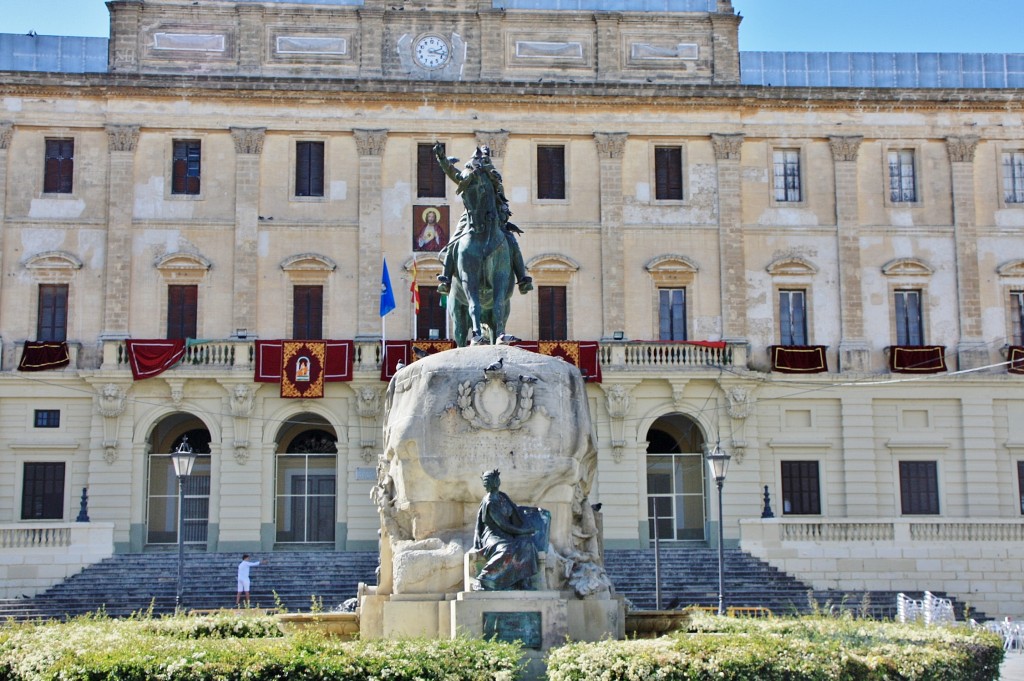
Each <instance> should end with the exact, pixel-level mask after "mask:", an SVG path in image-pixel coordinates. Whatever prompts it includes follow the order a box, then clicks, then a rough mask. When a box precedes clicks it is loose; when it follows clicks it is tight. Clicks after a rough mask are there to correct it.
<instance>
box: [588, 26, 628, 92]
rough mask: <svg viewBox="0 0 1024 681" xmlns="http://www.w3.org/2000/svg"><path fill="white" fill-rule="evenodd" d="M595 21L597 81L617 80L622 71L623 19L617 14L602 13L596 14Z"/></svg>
mask: <svg viewBox="0 0 1024 681" xmlns="http://www.w3.org/2000/svg"><path fill="white" fill-rule="evenodd" d="M594 19H595V21H596V22H597V79H598V81H603V80H617V79H618V78H619V76H620V75H621V71H622V56H621V54H620V51H621V50H620V42H621V41H620V40H619V22H621V21H622V17H621V16H620V15H619V14H618V13H616V12H601V13H599V14H595V15H594Z"/></svg>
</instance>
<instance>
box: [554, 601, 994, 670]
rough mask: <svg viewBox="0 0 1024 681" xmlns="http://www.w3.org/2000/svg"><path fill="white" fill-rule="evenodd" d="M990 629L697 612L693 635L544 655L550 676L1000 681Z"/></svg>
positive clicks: (573, 648) (572, 648) (588, 646)
mask: <svg viewBox="0 0 1024 681" xmlns="http://www.w3.org/2000/svg"><path fill="white" fill-rule="evenodd" d="M1002 658H1003V649H1002V641H1000V640H999V637H998V636H994V635H992V634H990V633H988V632H984V631H976V630H967V629H964V628H947V627H925V626H923V625H904V624H893V623H878V622H867V621H864V620H852V619H839V620H836V619H826V618H792V619H788V618H785V619H770V620H750V619H736V618H724V617H714V616H710V615H702V614H695V615H694V617H693V619H692V620H691V622H690V626H689V630H688V631H687V632H680V633H675V634H672V635H670V636H665V637H662V638H660V639H654V640H643V641H605V642H603V643H599V644H573V645H568V646H565V647H563V648H558V649H556V650H553V651H551V653H550V654H549V655H548V678H549V679H550V681H584V680H586V681H590V680H592V679H600V680H601V681H620V680H621V681H626V680H628V681H640V680H641V679H644V680H646V679H665V680H669V679H680V680H683V679H687V680H688V679H704V678H708V679H711V678H713V679H718V680H720V681H755V680H756V681H892V680H895V679H899V680H901V681H995V680H996V679H998V678H999V665H1000V663H1001V662H1002Z"/></svg>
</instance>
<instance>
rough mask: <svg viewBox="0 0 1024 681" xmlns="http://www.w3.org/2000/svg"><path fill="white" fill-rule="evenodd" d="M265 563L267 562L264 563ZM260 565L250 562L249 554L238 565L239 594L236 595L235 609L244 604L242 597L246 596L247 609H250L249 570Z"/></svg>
mask: <svg viewBox="0 0 1024 681" xmlns="http://www.w3.org/2000/svg"><path fill="white" fill-rule="evenodd" d="M263 562H264V563H265V562H267V561H265V560H264V561H263ZM259 564H260V561H258V560H249V554H248V553H247V554H245V555H243V556H242V562H241V563H239V564H238V593H236V594H235V607H236V608H237V607H239V606H241V604H242V595H243V594H244V595H245V607H247V608H248V607H249V568H254V567H256V566H257V565H259Z"/></svg>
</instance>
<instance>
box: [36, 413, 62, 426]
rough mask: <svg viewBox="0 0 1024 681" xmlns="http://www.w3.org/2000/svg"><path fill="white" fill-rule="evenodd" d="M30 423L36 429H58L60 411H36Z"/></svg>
mask: <svg viewBox="0 0 1024 681" xmlns="http://www.w3.org/2000/svg"><path fill="white" fill-rule="evenodd" d="M32 423H33V425H35V427H36V428H60V409H36V410H35V414H34V418H33V421H32Z"/></svg>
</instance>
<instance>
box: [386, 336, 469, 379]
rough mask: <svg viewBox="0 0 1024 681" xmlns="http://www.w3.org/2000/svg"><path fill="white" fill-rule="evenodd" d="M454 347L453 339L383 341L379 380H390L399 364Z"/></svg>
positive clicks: (411, 361) (408, 362) (409, 362)
mask: <svg viewBox="0 0 1024 681" xmlns="http://www.w3.org/2000/svg"><path fill="white" fill-rule="evenodd" d="M454 347H455V341H453V340H417V341H385V342H384V355H383V357H381V363H380V380H382V381H390V380H391V378H392V377H393V376H394V375H395V372H396V371H398V369H399V365H401V366H405V365H407V364H412V363H413V362H415V361H416V360H418V359H423V358H424V357H426V356H427V355H433V354H436V353H438V352H444V351H445V350H451V349H452V348H454Z"/></svg>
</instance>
